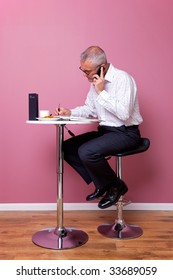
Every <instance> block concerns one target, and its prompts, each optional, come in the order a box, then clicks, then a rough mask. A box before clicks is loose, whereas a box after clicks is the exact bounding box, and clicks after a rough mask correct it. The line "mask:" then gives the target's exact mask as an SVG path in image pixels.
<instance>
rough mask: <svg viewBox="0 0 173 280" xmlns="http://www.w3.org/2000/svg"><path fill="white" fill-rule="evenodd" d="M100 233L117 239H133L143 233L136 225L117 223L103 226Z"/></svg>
mask: <svg viewBox="0 0 173 280" xmlns="http://www.w3.org/2000/svg"><path fill="white" fill-rule="evenodd" d="M97 229H98V231H99V232H100V233H101V234H103V235H105V236H107V237H110V238H115V239H132V238H137V237H139V236H141V235H142V233H143V231H142V229H141V228H140V227H138V226H136V225H130V224H126V223H118V222H115V223H113V224H102V225H100V226H99V227H98V228H97Z"/></svg>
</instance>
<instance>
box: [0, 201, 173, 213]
mask: <svg viewBox="0 0 173 280" xmlns="http://www.w3.org/2000/svg"><path fill="white" fill-rule="evenodd" d="M56 209H57V206H56V203H0V211H56ZM114 209H115V206H112V207H109V208H107V209H105V210H114ZM124 209H125V210H158V211H159V210H162V211H164V210H165V211H171V210H173V203H130V204H128V205H126V206H125V207H124ZM64 210H65V211H67V210H70V211H73V210H80V211H81V210H88V211H90V210H100V209H99V208H98V205H97V203H64Z"/></svg>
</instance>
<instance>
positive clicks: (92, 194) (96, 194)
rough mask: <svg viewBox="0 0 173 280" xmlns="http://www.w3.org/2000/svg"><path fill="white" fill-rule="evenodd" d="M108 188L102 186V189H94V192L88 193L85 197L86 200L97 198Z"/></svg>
mask: <svg viewBox="0 0 173 280" xmlns="http://www.w3.org/2000/svg"><path fill="white" fill-rule="evenodd" d="M107 190H108V189H107V188H102V189H96V190H95V192H93V193H91V194H89V195H88V196H87V197H86V200H87V201H89V200H93V199H95V198H99V197H100V196H102V195H103V194H104V193H105V192H106V191H107Z"/></svg>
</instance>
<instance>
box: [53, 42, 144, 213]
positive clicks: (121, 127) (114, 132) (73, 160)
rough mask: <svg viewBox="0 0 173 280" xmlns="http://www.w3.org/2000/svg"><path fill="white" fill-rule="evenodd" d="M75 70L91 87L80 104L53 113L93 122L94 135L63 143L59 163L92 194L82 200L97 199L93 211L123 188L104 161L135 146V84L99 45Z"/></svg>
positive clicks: (137, 139) (113, 199)
mask: <svg viewBox="0 0 173 280" xmlns="http://www.w3.org/2000/svg"><path fill="white" fill-rule="evenodd" d="M79 68H80V70H82V71H83V73H84V75H85V77H86V78H87V79H88V81H89V82H90V83H91V85H90V89H89V92H88V95H87V97H86V101H85V105H83V106H79V107H76V108H74V109H71V110H70V109H67V108H63V107H61V108H56V109H55V115H60V116H70V115H72V116H79V117H97V118H98V119H99V120H100V123H99V126H98V130H97V131H92V132H87V133H84V134H81V135H78V136H75V137H72V138H70V139H68V140H66V141H65V142H64V159H65V160H66V161H67V162H68V163H69V164H70V165H71V166H72V167H73V168H74V169H75V170H76V171H77V172H78V173H79V174H80V176H81V177H82V178H83V179H84V180H85V182H86V183H87V184H90V183H91V182H93V183H94V185H95V191H94V192H93V193H92V194H90V195H88V196H87V198H86V199H87V201H90V200H93V199H96V198H100V197H101V196H103V195H104V196H103V197H102V199H101V200H100V202H99V204H98V207H99V208H101V209H104V208H108V207H110V206H112V205H113V204H115V203H116V202H117V201H118V200H119V198H120V196H121V195H124V194H125V193H126V192H127V191H128V188H127V186H126V184H125V183H124V182H123V181H122V180H120V179H119V178H117V176H116V173H115V172H114V170H113V169H112V168H111V167H110V165H109V163H108V161H107V159H106V157H108V156H110V155H115V154H116V153H118V152H123V151H126V150H128V149H132V148H135V147H136V146H138V144H139V142H140V131H139V128H138V126H139V124H140V123H141V122H142V117H141V115H140V111H139V104H138V97H137V89H136V84H135V81H134V79H133V78H132V77H131V76H130V75H129V74H127V73H126V72H124V71H122V70H119V69H117V68H115V67H114V66H113V65H112V64H111V63H108V62H107V58H106V55H105V52H104V51H103V50H102V49H101V48H100V47H98V46H91V47H89V48H87V49H86V50H85V51H84V52H83V53H82V54H81V56H80V67H79Z"/></svg>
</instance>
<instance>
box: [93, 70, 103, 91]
mask: <svg viewBox="0 0 173 280" xmlns="http://www.w3.org/2000/svg"><path fill="white" fill-rule="evenodd" d="M100 70H101V71H100V76H99V75H97V74H95V75H93V81H92V84H93V85H94V87H95V90H96V92H97V94H99V93H100V92H101V91H103V90H104V73H103V66H101V69H100Z"/></svg>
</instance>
